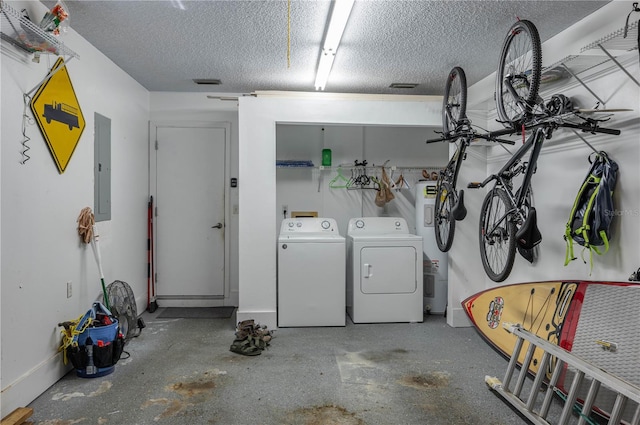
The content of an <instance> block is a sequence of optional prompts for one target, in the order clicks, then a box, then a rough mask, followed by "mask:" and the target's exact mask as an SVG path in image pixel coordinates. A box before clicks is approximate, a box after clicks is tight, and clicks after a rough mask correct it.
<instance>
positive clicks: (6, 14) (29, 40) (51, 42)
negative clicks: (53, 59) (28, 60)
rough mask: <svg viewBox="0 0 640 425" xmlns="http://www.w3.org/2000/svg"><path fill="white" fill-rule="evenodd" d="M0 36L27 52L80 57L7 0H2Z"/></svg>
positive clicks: (0, 4)
mask: <svg viewBox="0 0 640 425" xmlns="http://www.w3.org/2000/svg"><path fill="white" fill-rule="evenodd" d="M0 17H1V20H0V36H1V37H2V39H3V40H5V41H7V42H8V43H10V44H12V45H13V46H15V47H17V48H19V49H21V50H23V51H25V52H27V53H45V54H54V55H58V56H69V57H73V58H78V59H79V58H80V56H79V55H78V54H77V53H76V52H74V51H73V50H71V49H70V48H68V47H67V46H65V45H64V43H62V42H61V41H60V40H58V38H57V37H56V36H54V35H53V34H51V33H48V32H47V31H44V30H43V29H42V28H40V27H39V26H38V25H36V24H35V23H33V22H32V21H31V20H30V19H28V18H27V17H25V16H22V14H21V13H20V12H18V11H17V10H16V9H14V8H13V7H11V6H10V5H9V4H8V3H7V2H5V1H3V0H0Z"/></svg>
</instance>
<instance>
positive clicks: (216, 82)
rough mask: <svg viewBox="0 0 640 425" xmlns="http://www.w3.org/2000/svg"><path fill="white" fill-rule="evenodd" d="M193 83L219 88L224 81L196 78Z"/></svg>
mask: <svg viewBox="0 0 640 425" xmlns="http://www.w3.org/2000/svg"><path fill="white" fill-rule="evenodd" d="M193 82H194V83H196V84H200V85H204V86H219V85H220V84H222V81H220V80H218V79H217V78H204V79H198V78H194V79H193Z"/></svg>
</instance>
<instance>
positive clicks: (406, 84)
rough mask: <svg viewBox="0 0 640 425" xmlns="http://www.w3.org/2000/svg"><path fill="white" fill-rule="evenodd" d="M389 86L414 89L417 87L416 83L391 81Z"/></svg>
mask: <svg viewBox="0 0 640 425" xmlns="http://www.w3.org/2000/svg"><path fill="white" fill-rule="evenodd" d="M389 87H391V88H392V89H415V88H416V87H418V84H417V83H393V84H391V85H390V86H389Z"/></svg>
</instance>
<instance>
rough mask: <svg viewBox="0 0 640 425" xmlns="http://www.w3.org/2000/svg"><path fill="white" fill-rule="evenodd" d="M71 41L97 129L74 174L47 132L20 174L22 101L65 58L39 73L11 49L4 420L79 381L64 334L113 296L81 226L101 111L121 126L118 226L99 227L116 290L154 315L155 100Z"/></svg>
mask: <svg viewBox="0 0 640 425" xmlns="http://www.w3.org/2000/svg"><path fill="white" fill-rule="evenodd" d="M10 3H12V4H13V5H14V7H15V8H16V9H18V10H20V9H21V8H22V7H24V4H23V3H24V2H23V3H14V2H10ZM27 7H28V8H29V10H30V14H31V16H39V15H40V14H44V11H45V10H46V8H44V6H42V5H41V4H40V3H37V2H28V4H27ZM63 41H64V42H65V44H66V45H67V46H68V47H69V48H71V49H72V50H74V51H76V52H77V53H78V54H79V55H80V59H73V60H72V61H70V62H69V63H68V65H67V69H68V72H69V75H70V78H71V80H72V83H73V87H74V89H75V92H76V96H77V98H78V102H79V104H80V106H81V108H82V113H83V115H84V118H85V121H86V127H85V129H84V132H83V134H82V137H81V139H80V141H79V143H78V145H77V148H76V150H75V152H74V154H73V156H72V157H71V160H70V162H69V165H68V167H67V169H66V171H65V172H64V174H59V173H58V170H57V168H56V166H55V164H54V162H53V159H52V158H51V155H50V153H49V151H48V148H47V146H46V144H45V142H44V140H43V138H42V136H41V134H40V132H39V129H38V127H37V125H35V124H29V125H28V126H27V128H26V133H27V136H28V137H30V138H31V140H30V141H29V143H28V144H29V147H30V148H31V150H30V151H29V155H30V156H31V159H30V160H29V161H28V162H27V163H26V164H24V165H21V164H20V163H19V161H20V159H21V155H20V151H21V145H20V141H21V140H22V134H21V123H22V114H23V101H22V100H23V97H22V94H23V93H24V92H26V91H28V90H30V89H31V88H33V87H34V86H35V85H36V84H38V83H39V82H40V80H42V78H44V76H45V75H46V74H47V71H48V68H49V67H50V66H51V65H53V62H54V61H55V57H50V58H49V57H47V56H45V55H43V56H42V59H41V63H40V64H35V63H32V62H31V56H27V55H25V54H22V53H18V51H17V50H16V49H14V48H13V47H11V46H6V45H5V43H4V42H3V43H2V46H3V47H2V56H1V61H2V63H1V68H2V75H1V82H2V85H1V92H2V96H1V97H2V100H1V104H2V110H1V124H2V128H1V136H2V146H1V147H0V157H1V163H0V166H1V170H0V171H1V173H0V175H1V191H0V193H1V197H2V199H1V204H2V205H1V209H0V216H1V227H0V228H1V254H2V255H1V257H0V261H1V269H2V274H1V277H0V279H1V280H0V284H1V290H2V299H1V321H2V329H1V330H2V346H1V352H2V365H1V368H2V370H1V372H2V375H1V383H0V387H1V389H2V396H1V398H2V408H1V416H5V415H6V414H8V413H9V412H11V411H12V410H13V409H14V408H16V407H18V406H24V405H27V404H28V403H29V402H30V401H32V400H33V399H34V398H35V397H37V396H38V395H39V394H41V393H42V392H43V391H44V390H45V389H47V388H48V387H49V386H50V385H52V384H53V383H54V382H56V381H57V380H58V379H60V378H61V377H62V376H63V374H64V373H66V372H67V371H68V370H69V367H65V366H63V363H62V357H61V355H60V354H59V353H58V352H57V350H58V346H59V344H60V328H58V326H57V324H58V323H59V322H62V321H65V320H70V319H74V318H76V317H78V316H79V315H80V314H82V313H84V312H85V311H86V310H87V309H88V308H89V307H90V306H91V304H92V302H93V301H94V300H95V299H96V298H97V297H99V296H100V295H101V286H100V276H99V273H98V269H97V266H96V263H95V260H94V256H93V253H92V251H91V248H90V246H89V245H85V244H84V243H81V242H80V239H79V237H78V233H77V223H76V220H77V218H78V214H79V213H80V210H81V209H82V208H84V207H87V206H89V207H91V208H92V209H93V197H94V196H93V190H94V188H93V180H94V174H93V173H94V170H93V158H94V145H93V143H94V140H93V134H94V129H93V125H94V113H95V112H98V113H100V114H102V115H104V116H106V117H108V118H110V119H111V154H112V158H111V159H112V177H111V195H112V198H111V199H112V215H111V220H110V221H106V222H100V223H98V230H99V234H100V246H101V252H102V262H103V266H104V274H105V281H106V283H107V284H108V283H110V282H112V281H113V280H116V279H119V280H123V281H126V282H127V283H129V285H131V287H132V289H133V291H134V293H135V295H136V299H137V303H138V311H142V309H144V308H145V307H146V249H147V248H146V214H147V211H146V208H147V157H148V153H147V127H148V119H149V112H148V105H149V95H148V92H147V91H146V90H145V89H144V88H143V87H142V86H140V85H139V84H138V83H136V82H135V81H134V80H133V79H131V78H130V77H129V76H128V75H126V74H125V73H124V72H123V71H122V70H120V69H119V68H117V67H116V66H115V65H114V64H113V63H112V62H111V61H109V60H108V59H107V58H106V57H105V56H104V55H102V54H100V53H99V52H97V51H96V50H95V48H94V47H92V46H91V45H90V44H89V43H87V42H86V41H85V40H84V39H82V38H81V37H79V36H78V35H77V34H76V33H75V32H74V31H73V30H71V31H70V32H69V33H67V34H65V35H64V36H63ZM29 115H31V114H30V113H29ZM67 281H71V282H72V285H73V295H72V297H71V298H67V290H66V285H67Z"/></svg>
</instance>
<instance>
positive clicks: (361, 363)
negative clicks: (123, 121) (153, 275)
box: [30, 308, 526, 425]
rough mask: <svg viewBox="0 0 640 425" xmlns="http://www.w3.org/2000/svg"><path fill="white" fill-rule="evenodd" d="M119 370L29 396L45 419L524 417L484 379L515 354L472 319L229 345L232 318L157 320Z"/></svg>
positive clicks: (486, 420)
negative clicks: (260, 348)
mask: <svg viewBox="0 0 640 425" xmlns="http://www.w3.org/2000/svg"><path fill="white" fill-rule="evenodd" d="M161 311H162V308H160V309H158V311H156V312H155V313H154V314H149V313H146V312H145V313H144V314H143V316H142V317H143V318H144V319H145V322H146V324H147V327H146V328H145V329H144V330H143V331H142V334H141V335H140V336H139V337H138V338H135V339H133V340H131V341H130V342H129V343H128V344H127V345H126V346H125V351H127V352H128V353H129V354H130V356H129V357H128V358H126V359H124V357H127V354H126V353H125V354H123V359H121V360H120V362H118V364H117V365H116V367H115V371H114V373H112V374H111V375H107V376H104V377H101V378H93V379H86V378H79V377H77V376H76V375H75V372H73V371H72V372H70V373H69V374H67V375H66V376H65V377H64V378H62V379H61V380H60V381H59V382H57V383H56V384H55V385H53V386H52V387H51V388H49V389H48V390H47V391H45V392H44V393H43V394H42V395H41V396H40V397H38V398H37V399H36V400H34V401H33V403H31V404H30V407H32V408H33V409H34V415H33V416H32V418H31V419H32V420H33V421H34V422H35V423H36V424H39V425H72V424H82V425H84V424H87V425H89V424H90V425H116V424H123V425H124V424H126V425H134V424H140V425H142V424H181V425H182V424H189V425H191V424H196V425H199V424H217V425H221V424H222V425H236V424H237V425H245V424H246V425H249V424H263V425H269V424H290V425H294V424H295V425H298V424H299V425H320V424H333V425H364V424H367V425H378V424H380V425H391V424H407V425H408V424H429V425H445V424H446V425H450V424H486V425H491V424H492V425H506V424H522V423H526V421H524V420H523V419H521V418H520V417H519V416H518V415H517V414H516V413H515V412H514V411H512V410H511V409H510V408H509V407H508V405H507V404H505V403H504V402H503V401H502V399H501V398H499V397H498V396H497V395H495V394H494V393H493V392H492V391H490V390H489V389H488V388H487V386H486V385H485V383H484V377H485V375H492V376H498V377H500V378H502V376H503V374H504V371H505V369H506V366H507V361H506V360H505V359H504V358H503V357H501V356H500V355H499V354H497V353H496V352H495V351H494V350H493V349H492V348H490V347H489V346H488V345H487V344H486V343H485V342H484V341H483V340H482V339H481V338H480V336H478V334H477V333H476V332H475V330H474V329H472V328H451V327H449V326H448V325H447V324H446V321H445V319H444V318H443V317H441V316H426V317H425V321H424V323H415V324H371V325H365V324H358V325H354V324H353V323H350V322H349V323H348V325H347V326H346V327H343V328H286V329H278V330H276V332H275V335H274V339H273V341H272V342H271V346H270V347H269V349H268V350H266V351H264V352H263V353H262V354H261V355H260V356H256V357H247V356H242V355H239V354H235V353H232V352H230V351H229V346H230V344H231V342H232V341H233V339H234V329H235V315H233V317H232V318H231V319H158V318H157V316H158V314H159V313H160V312H161Z"/></svg>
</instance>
